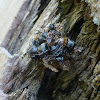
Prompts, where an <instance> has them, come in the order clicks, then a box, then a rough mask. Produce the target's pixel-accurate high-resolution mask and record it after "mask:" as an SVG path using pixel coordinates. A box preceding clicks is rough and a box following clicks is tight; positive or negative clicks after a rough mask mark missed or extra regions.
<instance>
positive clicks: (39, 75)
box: [0, 0, 100, 100]
mask: <svg viewBox="0 0 100 100" xmlns="http://www.w3.org/2000/svg"><path fill="white" fill-rule="evenodd" d="M17 3H18V2H17ZM14 5H15V4H14ZM17 9H19V10H18V11H19V12H17V13H16V18H14V17H13V18H12V20H13V22H12V25H11V26H10V27H8V29H6V31H7V32H5V34H4V35H3V38H2V40H1V41H0V46H1V47H0V60H1V61H0V64H1V66H0V68H1V71H0V75H1V77H0V95H1V96H0V97H1V99H0V100H99V99H100V75H99V73H100V57H99V55H100V31H99V26H97V25H95V24H94V23H93V21H92V20H93V19H92V17H90V13H91V9H90V7H89V6H88V4H87V3H85V2H83V1H82V2H81V1H80V0H67V1H66V0H62V1H60V0H58V1H56V0H47V1H45V0H22V1H21V2H20V5H19V8H17ZM11 16H12V15H11ZM14 16H15V15H14ZM58 22H59V23H61V24H62V25H63V28H64V35H66V36H68V37H69V38H70V39H72V40H74V41H75V48H74V51H73V52H71V53H70V56H71V58H70V60H68V61H69V63H70V65H68V68H69V70H67V71H65V70H63V68H60V69H59V68H58V67H59V66H57V68H58V69H57V70H58V72H56V71H54V70H56V69H54V68H51V67H49V69H47V68H46V67H47V65H46V64H44V62H43V61H41V62H40V61H39V60H32V59H31V58H30V57H29V54H28V50H29V47H30V46H29V44H31V40H32V39H33V40H34V38H35V37H36V36H37V35H36V34H35V33H36V32H37V31H42V32H43V28H45V30H47V29H48V26H49V24H51V23H58ZM10 24H11V23H10ZM8 26H9V25H8ZM1 28H2V27H1ZM1 36H2V35H1ZM5 48H6V49H5ZM51 70H52V71H51ZM53 71H54V72H53Z"/></svg>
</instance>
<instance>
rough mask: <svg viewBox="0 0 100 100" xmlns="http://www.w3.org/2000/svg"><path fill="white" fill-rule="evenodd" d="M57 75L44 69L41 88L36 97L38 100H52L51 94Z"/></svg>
mask: <svg viewBox="0 0 100 100" xmlns="http://www.w3.org/2000/svg"><path fill="white" fill-rule="evenodd" d="M59 73H60V72H59ZM59 73H55V72H52V71H51V70H50V69H46V71H45V74H44V78H43V80H42V83H41V87H40V89H39V92H38V95H37V97H38V100H53V98H52V93H53V90H54V85H55V82H56V78H57V76H58V75H59Z"/></svg>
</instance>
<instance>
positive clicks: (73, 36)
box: [68, 18, 85, 41]
mask: <svg viewBox="0 0 100 100" xmlns="http://www.w3.org/2000/svg"><path fill="white" fill-rule="evenodd" d="M84 22H85V21H84V19H83V18H82V19H80V20H79V21H78V22H77V23H76V24H75V26H74V27H73V29H72V30H71V31H70V32H69V36H68V37H69V38H70V39H72V40H74V41H75V40H76V38H77V36H78V35H79V33H80V31H81V28H82V25H83V23H84Z"/></svg>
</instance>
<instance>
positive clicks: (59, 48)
mask: <svg viewBox="0 0 100 100" xmlns="http://www.w3.org/2000/svg"><path fill="white" fill-rule="evenodd" d="M74 45H75V43H74V41H72V40H70V39H69V38H68V37H63V36H62V33H61V32H59V31H57V30H56V27H55V25H54V24H50V26H49V30H48V31H47V32H44V33H42V34H41V35H40V36H39V37H38V38H37V39H35V40H34V41H33V43H32V45H31V46H30V50H29V55H30V57H31V58H32V59H34V58H43V57H49V58H50V59H54V60H57V61H63V56H64V55H65V54H64V53H65V52H64V51H67V49H69V50H71V49H73V48H74ZM65 49H66V50H65Z"/></svg>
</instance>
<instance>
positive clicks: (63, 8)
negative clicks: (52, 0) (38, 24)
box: [58, 0, 74, 21]
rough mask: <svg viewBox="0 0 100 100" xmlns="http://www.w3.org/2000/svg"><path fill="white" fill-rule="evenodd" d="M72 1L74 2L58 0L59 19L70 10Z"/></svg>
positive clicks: (63, 17)
mask: <svg viewBox="0 0 100 100" xmlns="http://www.w3.org/2000/svg"><path fill="white" fill-rule="evenodd" d="M73 3H74V2H73V0H65V1H64V2H61V0H59V6H58V8H59V11H58V12H60V14H61V17H60V21H62V20H63V19H65V15H66V14H68V13H69V12H70V10H71V8H72V6H73Z"/></svg>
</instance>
